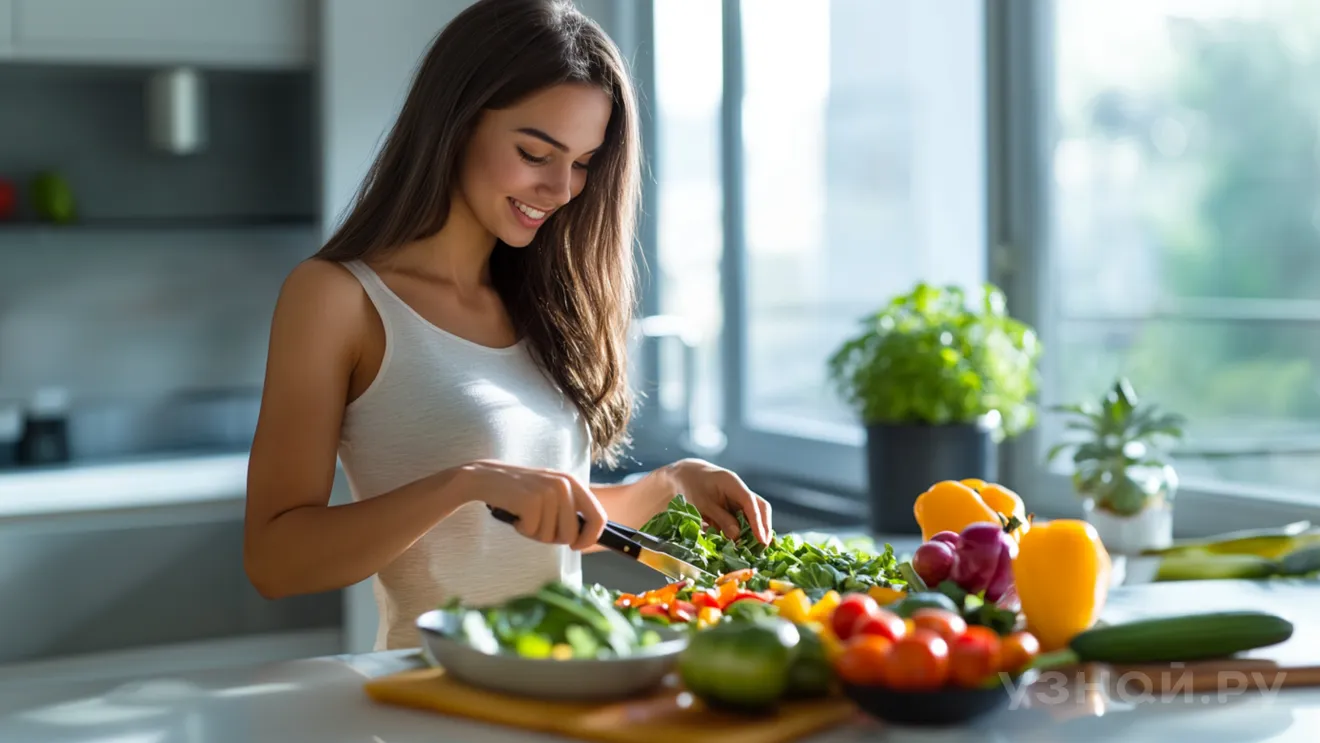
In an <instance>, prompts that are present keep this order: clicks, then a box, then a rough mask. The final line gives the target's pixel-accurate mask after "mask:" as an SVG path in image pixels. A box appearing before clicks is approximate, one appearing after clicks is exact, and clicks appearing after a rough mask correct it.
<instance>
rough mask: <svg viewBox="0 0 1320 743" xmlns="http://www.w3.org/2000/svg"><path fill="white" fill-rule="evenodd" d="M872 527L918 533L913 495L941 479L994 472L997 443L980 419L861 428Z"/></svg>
mask: <svg viewBox="0 0 1320 743" xmlns="http://www.w3.org/2000/svg"><path fill="white" fill-rule="evenodd" d="M866 469H867V479H868V496H869V498H870V502H871V531H872V532H873V533H876V534H920V533H921V527H919V526H918V525H917V519H916V516H914V515H913V513H912V509H913V505H914V504H915V503H916V500H917V496H919V495H921V494H922V493H924V492H926V490H927V489H928V488H930V486H931V485H934V484H935V483H937V482H940V481H941V480H965V479H968V478H976V479H980V480H987V481H993V480H995V479H997V478H998V469H999V468H998V459H997V447H996V445H995V442H994V438H993V437H992V435H991V431H990V428H989V427H988V426H985V425H982V424H979V423H965V424H949V425H923V424H887V423H882V424H875V425H870V426H867V428H866Z"/></svg>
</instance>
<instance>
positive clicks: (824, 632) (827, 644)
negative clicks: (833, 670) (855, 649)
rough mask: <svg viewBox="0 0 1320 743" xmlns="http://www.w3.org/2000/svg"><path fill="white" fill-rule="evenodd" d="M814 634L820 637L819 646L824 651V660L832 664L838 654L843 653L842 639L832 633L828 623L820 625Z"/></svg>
mask: <svg viewBox="0 0 1320 743" xmlns="http://www.w3.org/2000/svg"><path fill="white" fill-rule="evenodd" d="M816 636H817V637H819V638H820V645H821V648H822V649H823V650H824V651H825V660H827V661H829V663H830V664H831V665H832V664H833V663H834V662H835V661H836V660H838V658H839V656H841V655H843V645H844V643H843V640H840V639H839V638H838V636H837V635H835V634H834V630H832V629H830V625H829V624H828V623H826V624H823V625H821V627H820V630H819V631H818V632H816Z"/></svg>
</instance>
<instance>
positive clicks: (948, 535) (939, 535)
mask: <svg viewBox="0 0 1320 743" xmlns="http://www.w3.org/2000/svg"><path fill="white" fill-rule="evenodd" d="M929 541H931V542H945V543H947V544H948V545H949V546H950V547H957V546H958V532H956V531H948V530H947V529H946V530H945V531H941V532H936V533H935V534H934V535H933V536H931V538H930V540H929Z"/></svg>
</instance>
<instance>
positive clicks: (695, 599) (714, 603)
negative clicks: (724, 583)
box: [692, 591, 720, 609]
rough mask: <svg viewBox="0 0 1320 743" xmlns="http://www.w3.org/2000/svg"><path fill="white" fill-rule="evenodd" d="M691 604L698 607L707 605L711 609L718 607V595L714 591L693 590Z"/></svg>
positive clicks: (702, 607) (703, 607) (701, 607)
mask: <svg viewBox="0 0 1320 743" xmlns="http://www.w3.org/2000/svg"><path fill="white" fill-rule="evenodd" d="M692 605H693V606H695V607H697V608H698V609H705V608H707V607H709V608H712V609H718V608H720V597H719V593H718V592H716V591H694V592H693V593H692Z"/></svg>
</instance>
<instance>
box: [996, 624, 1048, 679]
mask: <svg viewBox="0 0 1320 743" xmlns="http://www.w3.org/2000/svg"><path fill="white" fill-rule="evenodd" d="M1039 654H1040V640H1037V639H1036V636H1035V635H1033V634H1031V633H1030V632H1014V633H1013V634H1011V635H1007V636H1005V637H1004V638H1003V639H1002V640H1000V653H999V670H1001V671H1008V672H1009V673H1017V672H1018V671H1020V670H1022V667H1023V666H1025V665H1027V664H1028V663H1030V662H1031V661H1033V660H1035V658H1036V656H1037V655H1039Z"/></svg>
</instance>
